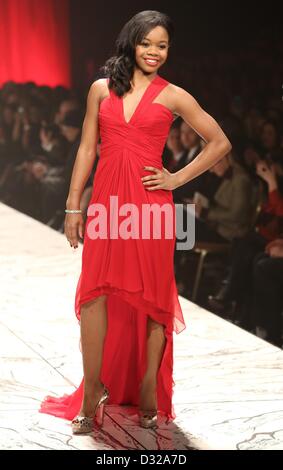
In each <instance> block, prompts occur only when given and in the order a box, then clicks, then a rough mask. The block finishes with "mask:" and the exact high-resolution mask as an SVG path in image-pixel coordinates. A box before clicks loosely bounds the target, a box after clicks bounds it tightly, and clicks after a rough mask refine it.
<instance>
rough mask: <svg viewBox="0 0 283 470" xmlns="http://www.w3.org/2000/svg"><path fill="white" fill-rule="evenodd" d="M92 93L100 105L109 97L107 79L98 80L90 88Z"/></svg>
mask: <svg viewBox="0 0 283 470" xmlns="http://www.w3.org/2000/svg"><path fill="white" fill-rule="evenodd" d="M90 92H91V94H92V95H93V97H94V98H95V99H97V101H98V103H100V102H101V101H102V100H103V99H104V98H106V97H107V96H108V95H109V90H108V85H107V78H98V79H97V80H95V81H94V82H93V83H92V84H91V86H90Z"/></svg>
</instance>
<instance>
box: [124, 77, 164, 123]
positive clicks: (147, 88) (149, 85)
mask: <svg viewBox="0 0 283 470" xmlns="http://www.w3.org/2000/svg"><path fill="white" fill-rule="evenodd" d="M158 77H159V75H157V74H156V75H155V77H154V79H153V80H151V82H150V83H149V84H148V85H147V87H146V89H145V90H144V92H143V94H142V96H141V99H140V100H139V102H138V104H137V106H136V107H135V110H134V112H133V114H132V116H131V117H130V119H129V121H126V118H125V109H124V97H123V96H121V111H122V117H123V120H124V122H125V124H126V125H127V126H128V125H129V124H131V122H132V120H133V118H134V116H135V115H136V113H137V111H138V109H139V108H140V106H141V103H142V102H143V100H144V98H145V95H146V94H147V92H148V91H149V89H150V88H151V85H153V83H154V82H155V81H156V80H157V78H158Z"/></svg>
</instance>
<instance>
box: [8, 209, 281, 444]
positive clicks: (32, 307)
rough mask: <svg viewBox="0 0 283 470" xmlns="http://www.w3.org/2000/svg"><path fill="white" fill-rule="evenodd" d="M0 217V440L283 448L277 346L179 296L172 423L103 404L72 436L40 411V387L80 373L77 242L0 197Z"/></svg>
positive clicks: (54, 389)
mask: <svg viewBox="0 0 283 470" xmlns="http://www.w3.org/2000/svg"><path fill="white" fill-rule="evenodd" d="M0 218H1V221H2V224H1V245H0V255H1V270H0V276H1V282H0V286H1V309H0V314H1V316H0V329H1V337H0V354H1V384H0V386H1V390H0V392H1V411H0V413H1V426H0V447H1V449H33V450H36V449H56V450H61V449H70V450H71V449H83V450H87V449H100V450H107V449H111V450H113V449H122V450H125V449H128V450H132V449H139V450H144V449H149V450H160V449H170V450H172V449H173V450H176V449H180V450H184V449H221V450H224V449H240V450H253V449H266V450H271V449H272V450H273V449H277V450H278V449H281V450H282V449H283V373H282V371H283V351H282V350H281V349H279V348H276V347H274V346H272V345H270V344H269V343H267V342H265V341H263V340H261V339H259V338H257V337H256V336H254V335H252V334H250V333H248V332H246V331H244V330H242V329H241V328H239V327H237V326H235V325H233V324H231V323H230V322H228V321H225V320H223V319H221V318H219V317H217V316H216V315H214V314H212V313H210V312H208V311H206V310H204V309H202V308H200V307H198V306H197V305H195V304H193V303H192V302H190V301H188V300H186V299H184V298H182V297H180V301H181V305H182V307H183V311H184V317H185V321H186V323H187V328H186V330H184V331H183V332H182V333H181V334H180V335H174V367H175V369H174V371H175V372H174V380H175V382H176V387H175V393H174V405H175V411H176V414H177V418H176V420H175V421H174V422H173V423H171V424H169V425H166V424H165V423H163V422H161V423H160V426H159V428H158V429H157V430H156V431H154V430H144V429H142V428H140V427H139V426H138V421H137V416H136V415H132V416H131V417H127V407H119V406H107V409H106V419H105V425H104V428H103V429H102V430H101V431H95V432H94V433H93V434H92V435H85V436H73V435H72V432H71V426H70V421H67V420H63V419H61V418H56V417H53V416H50V415H46V414H42V413H39V412H38V408H39V405H40V402H41V401H42V399H43V398H44V396H45V395H47V394H50V395H58V396H60V395H63V394H64V393H70V392H71V391H72V390H73V387H74V386H75V385H78V384H79V383H80V381H81V378H82V363H81V353H80V350H79V326H78V323H77V319H76V317H75V314H74V310H73V302H74V292H75V288H76V284H77V280H78V276H79V273H80V263H81V250H82V246H81V245H80V246H79V248H78V249H77V250H75V251H74V250H73V249H71V248H70V246H69V244H68V242H67V240H66V238H65V236H64V235H62V234H60V233H58V232H56V231H54V230H53V229H50V228H49V227H47V226H45V225H43V224H41V223H40V222H37V221H36V220H34V219H32V218H30V217H28V216H26V215H24V214H21V213H19V212H17V211H16V210H14V209H12V208H10V207H8V206H5V205H4V204H1V203H0Z"/></svg>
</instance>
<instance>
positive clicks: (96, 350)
mask: <svg viewBox="0 0 283 470" xmlns="http://www.w3.org/2000/svg"><path fill="white" fill-rule="evenodd" d="M106 298H107V297H106V295H101V296H100V297H97V298H96V299H94V300H92V301H90V302H87V303H85V304H83V305H82V306H81V320H80V326H81V345H82V356H83V370H84V397H83V401H82V406H81V409H80V413H79V414H82V415H84V416H92V415H93V413H94V409H95V405H96V403H97V402H98V400H99V399H100V398H101V396H102V392H103V385H102V383H101V381H100V372H101V365H102V359H103V347H104V339H105V335H106V332H107V308H106Z"/></svg>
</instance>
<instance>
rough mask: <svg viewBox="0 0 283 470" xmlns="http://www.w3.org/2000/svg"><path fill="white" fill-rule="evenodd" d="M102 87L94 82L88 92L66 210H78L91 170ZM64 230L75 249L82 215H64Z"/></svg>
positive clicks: (100, 81) (96, 137) (100, 82)
mask: <svg viewBox="0 0 283 470" xmlns="http://www.w3.org/2000/svg"><path fill="white" fill-rule="evenodd" d="M102 86H103V85H102V80H101V79H99V80H96V81H95V82H93V84H92V85H91V87H90V89H89V92H88V96H87V106H86V113H85V117H84V121H83V125H82V135H81V141H80V145H79V148H78V152H77V155H76V159H75V162H74V166H73V171H72V177H71V181H70V187H69V194H68V197H67V201H66V209H80V200H81V196H82V193H83V190H84V187H85V184H86V182H87V180H88V178H89V175H90V173H91V170H92V168H93V164H94V161H95V157H96V147H97V141H98V137H99V128H98V111H99V104H100V96H101V91H102ZM64 229H65V234H66V237H67V239H68V241H69V242H70V245H71V246H73V247H74V248H77V247H78V235H79V236H80V237H81V238H83V217H82V214H75V213H68V214H66V217H65V223H64Z"/></svg>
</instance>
